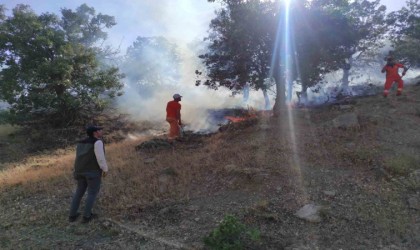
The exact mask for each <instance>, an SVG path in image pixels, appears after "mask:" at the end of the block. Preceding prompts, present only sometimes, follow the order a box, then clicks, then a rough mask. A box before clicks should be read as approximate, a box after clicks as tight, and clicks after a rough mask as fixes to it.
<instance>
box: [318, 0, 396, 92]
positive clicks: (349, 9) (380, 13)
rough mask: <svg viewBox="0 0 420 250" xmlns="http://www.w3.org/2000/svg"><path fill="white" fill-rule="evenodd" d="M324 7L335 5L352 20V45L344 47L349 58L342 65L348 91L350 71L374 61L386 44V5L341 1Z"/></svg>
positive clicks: (344, 88)
mask: <svg viewBox="0 0 420 250" xmlns="http://www.w3.org/2000/svg"><path fill="white" fill-rule="evenodd" d="M324 8H327V9H331V8H335V9H336V10H337V11H339V12H340V13H341V14H342V15H344V16H346V17H347V18H348V19H349V22H350V26H351V30H352V40H353V41H354V44H353V45H352V46H347V47H345V49H346V51H345V54H346V61H345V62H344V63H343V64H342V65H341V66H340V68H341V69H342V70H343V78H342V86H341V91H343V92H344V93H347V91H348V86H349V76H350V70H351V69H352V68H353V67H354V66H356V65H357V64H360V63H362V62H363V63H364V64H369V63H371V62H374V61H375V60H374V59H373V58H374V55H375V53H377V52H378V50H379V49H380V48H382V47H383V46H384V42H383V41H384V38H385V36H386V32H387V28H388V27H387V23H386V13H385V12H386V7H385V6H384V5H380V0H373V1H372V0H356V1H348V0H345V1H341V4H335V5H331V4H330V5H324Z"/></svg>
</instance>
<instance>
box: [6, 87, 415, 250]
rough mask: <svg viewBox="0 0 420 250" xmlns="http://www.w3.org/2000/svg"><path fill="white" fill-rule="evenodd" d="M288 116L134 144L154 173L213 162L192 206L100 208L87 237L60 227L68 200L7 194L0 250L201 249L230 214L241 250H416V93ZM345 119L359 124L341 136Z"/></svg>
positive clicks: (194, 186) (188, 200)
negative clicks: (177, 159)
mask: <svg viewBox="0 0 420 250" xmlns="http://www.w3.org/2000/svg"><path fill="white" fill-rule="evenodd" d="M284 114H285V115H283V116H282V117H281V118H273V117H270V116H266V115H262V114H260V115H259V116H258V118H253V119H250V120H247V121H244V122H240V123H231V124H228V125H225V126H223V127H222V128H221V130H220V132H218V133H215V134H212V135H196V134H191V133H190V134H188V133H187V134H186V136H185V137H184V138H183V139H182V140H180V141H177V142H175V143H173V144H169V145H168V144H165V143H162V140H160V139H155V142H156V141H157V142H159V143H152V144H139V145H143V146H139V147H138V150H139V151H140V152H139V154H141V157H143V158H148V159H154V160H155V159H156V161H158V159H159V156H160V155H162V154H167V153H168V152H169V151H171V152H173V151H175V152H177V154H183V153H187V154H191V155H194V154H196V155H203V154H204V153H205V152H208V153H207V155H208V156H207V157H208V158H206V159H205V160H202V161H201V164H202V165H203V171H202V172H201V173H200V174H199V176H200V177H197V181H195V182H194V181H193V182H192V183H189V185H190V186H189V189H190V192H189V195H188V197H184V198H182V199H173V200H171V199H166V200H161V201H159V200H155V201H153V202H150V203H146V204H141V205H140V204H139V205H131V206H129V207H125V208H124V209H123V210H122V211H118V212H115V211H113V212H107V211H101V207H102V206H101V200H100V199H99V201H98V205H97V207H98V208H97V209H98V211H99V213H100V214H102V216H101V217H100V218H99V219H97V220H96V221H92V223H90V224H87V225H84V224H80V223H79V222H77V223H68V222H67V214H66V213H67V206H68V204H69V201H70V199H71V192H69V189H64V190H63V189H57V191H56V192H55V195H53V196H51V195H46V194H43V193H36V194H31V195H30V196H29V195H27V194H26V191H25V186H24V185H16V186H13V187H8V188H5V189H2V192H1V195H0V201H1V204H2V205H1V208H0V211H1V212H0V248H2V249H22V248H34V249H51V248H58V249H61V248H62V249H205V246H204V243H203V238H204V237H205V236H207V235H209V233H210V232H211V231H212V230H214V229H215V228H217V227H218V225H219V224H220V222H221V221H222V220H223V218H224V216H225V215H227V214H231V215H234V216H235V217H237V218H238V219H239V220H240V221H241V222H242V223H244V224H245V225H246V226H247V227H249V228H255V229H257V230H258V231H259V232H260V234H261V237H260V239H259V240H258V241H255V242H251V243H249V244H245V246H244V249H302V250H303V249H382V250H385V249H389V250H390V249H420V233H419V232H420V217H419V215H420V213H419V209H420V205H419V203H420V158H419V154H418V152H419V149H420V126H419V124H420V123H419V122H420V86H408V87H407V88H406V92H405V93H404V95H403V96H401V97H396V96H390V97H388V98H383V97H382V96H379V95H377V96H371V97H357V98H352V99H351V101H349V100H347V101H346V103H344V102H342V103H340V102H337V103H335V104H333V105H331V104H329V105H323V106H319V107H313V108H295V109H292V111H291V112H290V113H288V112H286V111H285V113H284ZM343 114H353V115H355V117H357V122H356V124H354V123H351V122H349V123H347V124H346V123H344V124H343V123H342V124H340V125H337V123H335V122H334V121H335V120H336V119H337V118H338V117H340V116H341V115H343ZM291 124H293V126H291ZM144 145H146V146H144ZM147 145H151V146H147ZM159 145H164V146H163V148H159ZM209 147H215V148H217V150H214V151H209ZM168 175H170V173H169V174H168ZM174 178H177V177H176V176H175V177H174ZM46 181H48V180H46ZM39 185H42V184H39ZM307 204H316V205H317V206H319V207H320V211H318V215H319V220H316V221H311V220H307V219H302V218H299V217H298V216H296V212H297V211H298V210H299V209H300V208H302V207H303V206H305V205H307Z"/></svg>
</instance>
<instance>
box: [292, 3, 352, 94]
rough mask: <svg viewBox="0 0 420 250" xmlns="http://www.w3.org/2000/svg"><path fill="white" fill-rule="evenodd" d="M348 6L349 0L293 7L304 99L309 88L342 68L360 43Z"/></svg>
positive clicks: (297, 68) (299, 74) (296, 61)
mask: <svg viewBox="0 0 420 250" xmlns="http://www.w3.org/2000/svg"><path fill="white" fill-rule="evenodd" d="M346 5H347V0H313V1H311V2H310V3H309V4H307V5H303V4H302V5H296V6H295V7H294V9H293V13H292V14H293V15H292V16H293V17H294V18H293V38H294V52H295V56H294V58H295V61H294V64H295V68H296V71H297V73H296V74H297V78H298V79H300V81H301V84H302V94H301V98H302V99H303V101H305V100H306V92H307V89H308V88H309V87H311V86H314V85H316V84H317V83H319V82H320V81H321V80H322V79H323V76H324V75H325V74H326V73H328V72H332V71H335V70H338V69H339V68H340V67H341V66H342V65H343V64H344V63H345V59H346V58H348V57H350V56H351V55H352V52H351V48H353V47H355V46H356V44H357V42H358V39H359V38H358V36H357V34H356V28H355V27H354V26H353V25H352V19H351V18H350V17H349V16H346V15H344V13H343V12H342V10H343V7H345V6H346Z"/></svg>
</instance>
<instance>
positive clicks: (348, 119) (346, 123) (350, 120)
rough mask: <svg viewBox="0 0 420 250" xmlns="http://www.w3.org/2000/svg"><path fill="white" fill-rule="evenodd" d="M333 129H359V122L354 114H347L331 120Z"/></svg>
mask: <svg viewBox="0 0 420 250" xmlns="http://www.w3.org/2000/svg"><path fill="white" fill-rule="evenodd" d="M333 124H334V127H336V128H344V129H346V128H355V127H356V128H358V127H360V124H359V120H358V118H357V115H356V114H355V113H348V114H343V115H340V116H337V117H336V118H335V119H334V120H333Z"/></svg>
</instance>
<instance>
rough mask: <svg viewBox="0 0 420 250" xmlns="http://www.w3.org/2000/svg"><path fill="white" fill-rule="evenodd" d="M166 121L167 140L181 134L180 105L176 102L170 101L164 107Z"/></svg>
mask: <svg viewBox="0 0 420 250" xmlns="http://www.w3.org/2000/svg"><path fill="white" fill-rule="evenodd" d="M166 121H167V122H168V123H169V125H170V128H169V134H168V139H169V140H174V139H176V138H178V137H179V136H180V134H181V128H180V125H181V104H180V103H179V102H178V101H175V100H174V101H170V102H168V104H167V105H166Z"/></svg>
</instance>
